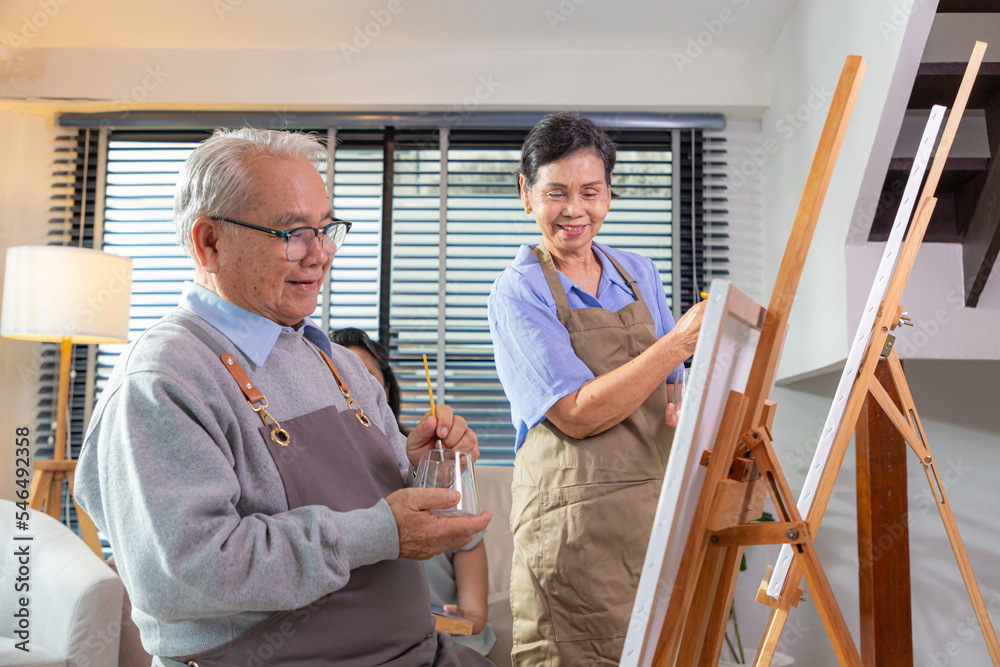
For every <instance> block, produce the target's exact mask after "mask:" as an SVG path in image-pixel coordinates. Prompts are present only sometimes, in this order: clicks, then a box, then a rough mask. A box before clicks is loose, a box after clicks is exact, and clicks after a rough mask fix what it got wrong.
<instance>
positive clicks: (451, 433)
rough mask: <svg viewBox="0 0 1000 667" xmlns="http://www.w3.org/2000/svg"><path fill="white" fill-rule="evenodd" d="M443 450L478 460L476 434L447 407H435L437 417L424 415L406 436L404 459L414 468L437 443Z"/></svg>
mask: <svg viewBox="0 0 1000 667" xmlns="http://www.w3.org/2000/svg"><path fill="white" fill-rule="evenodd" d="M438 440H441V444H442V445H444V447H445V449H456V450H458V451H462V452H469V453H470V454H472V460H473V461H475V460H476V459H478V458H479V441H478V439H477V438H476V432H475V431H473V430H472V429H471V428H469V424H468V422H466V421H465V419H463V418H462V417H459V416H458V415H456V414H454V413H453V412H452V411H451V407H450V406H447V405H439V406H437V417H434V416H433V415H432V414H431V413H430V411H429V410H428V411H427V413H426V414H425V415H424V418H423V419H421V420H420V423H419V424H417V426H416V428H414V429H413V430H412V431H410V435H408V436H406V458H408V459H409V460H410V463H412V464H413V467H414V468H416V467H417V465H418V464H419V463H420V456H421V455H422V454H423V453H424V452H426V451H429V450H431V449H434V447H435V446H437V441H438ZM452 505H454V503H452Z"/></svg>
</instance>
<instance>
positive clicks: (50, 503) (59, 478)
mask: <svg viewBox="0 0 1000 667" xmlns="http://www.w3.org/2000/svg"><path fill="white" fill-rule="evenodd" d="M62 487H63V473H61V472H54V473H52V483H51V484H49V497H48V498H46V499H45V513H46V514H48V515H49V516H50V517H52V518H53V519H55V520H56V521H59V517H60V516H62V507H60V505H62Z"/></svg>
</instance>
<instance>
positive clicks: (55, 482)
mask: <svg viewBox="0 0 1000 667" xmlns="http://www.w3.org/2000/svg"><path fill="white" fill-rule="evenodd" d="M131 293H132V260H131V259H129V258H128V257H120V256H118V255H111V254H108V253H105V252H101V251H98V250H90V249H88V248H76V247H70V246H18V247H13V248H9V249H8V250H7V263H6V268H5V270H4V283H3V311H2V314H0V335H2V336H4V337H7V338H15V339H20V340H32V341H44V342H52V343H60V344H61V352H60V355H59V385H58V400H57V403H56V405H57V407H56V434H55V442H54V449H55V453H54V456H53V458H52V459H51V460H38V459H35V460H34V469H35V472H34V475H33V476H32V478H31V486H30V488H29V496H28V503H29V505H30V506H31V507H32V508H33V509H36V510H44V511H45V512H46V513H48V514H50V515H51V516H53V517H55V518H56V519H60V520H61V515H62V489H63V479H66V480H68V481H69V493H70V496H72V495H73V475H74V471H75V469H76V461H75V460H73V459H72V458H71V457H70V456H69V455H70V452H68V451H67V447H66V431H67V426H68V418H67V412H68V410H67V408H68V404H69V380H70V377H69V376H70V360H71V357H72V349H73V344H74V343H81V344H92V343H124V342H127V340H128V314H129V301H130V297H131ZM74 504H75V500H74ZM76 516H77V520H78V521H79V523H80V533H81V535H82V537H83V539H84V541H85V542H86V543H87V544H88V545H89V546H90V548H91V549H93V550H94V552H95V553H96V554H98V555H101V543H100V540H99V539H98V537H97V529H96V528H95V527H94V522H93V521H91V520H90V517H88V516H87V515H86V514H85V513H84V512H83V510H81V509H80V506H79V505H76ZM68 518H69V517H67V519H68Z"/></svg>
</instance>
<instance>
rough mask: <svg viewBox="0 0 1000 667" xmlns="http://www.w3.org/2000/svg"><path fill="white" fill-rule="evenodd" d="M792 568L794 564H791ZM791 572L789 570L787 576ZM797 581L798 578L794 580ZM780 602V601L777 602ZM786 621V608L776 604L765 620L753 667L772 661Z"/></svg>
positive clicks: (765, 664)
mask: <svg viewBox="0 0 1000 667" xmlns="http://www.w3.org/2000/svg"><path fill="white" fill-rule="evenodd" d="M792 566H793V568H794V563H793V564H792ZM791 573H792V570H789V574H791ZM795 580H796V581H797V580H798V577H796V579H795ZM779 602H780V601H779ZM787 619H788V608H787V607H785V606H784V605H782V604H777V605H775V606H774V607H772V609H771V616H770V617H769V618H768V619H767V626H766V627H765V628H764V636H763V638H761V640H760V646H758V647H757V656H756V657H755V658H754V661H753V665H754V667H767V665H770V664H771V660H773V659H774V652H775V651H776V650H778V640H779V639H781V631H782V629H784V627H785V621H786V620H787Z"/></svg>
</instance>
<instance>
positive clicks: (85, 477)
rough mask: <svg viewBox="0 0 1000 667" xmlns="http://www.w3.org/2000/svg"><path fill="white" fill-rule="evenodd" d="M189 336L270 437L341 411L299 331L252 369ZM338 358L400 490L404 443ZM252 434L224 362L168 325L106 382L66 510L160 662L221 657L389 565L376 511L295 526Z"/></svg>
mask: <svg viewBox="0 0 1000 667" xmlns="http://www.w3.org/2000/svg"><path fill="white" fill-rule="evenodd" d="M198 323H200V324H202V325H203V326H204V328H205V329H206V330H208V331H209V333H210V335H211V336H212V337H213V338H214V339H216V340H217V341H218V342H219V343H221V344H222V347H223V348H224V349H225V350H226V351H227V352H229V353H231V354H233V355H234V356H235V357H236V359H237V360H238V361H239V362H240V364H241V365H242V366H243V369H244V370H245V371H246V372H247V374H248V375H249V376H250V378H251V380H253V382H254V383H255V384H256V385H257V386H258V387H259V388H260V390H261V391H262V392H263V394H264V396H265V397H266V398H267V400H268V402H269V408H268V409H269V411H270V412H271V414H272V415H273V416H274V417H275V418H276V419H277V420H278V421H279V422H280V421H282V420H285V419H290V418H293V417H297V416H300V415H303V414H306V413H309V412H313V411H314V410H319V409H321V408H323V407H326V406H329V405H333V406H335V407H336V408H337V409H338V410H345V409H347V405H346V401H345V400H344V398H343V396H342V395H341V393H340V391H339V389H338V388H337V385H336V382H335V381H334V378H333V375H332V374H331V373H330V370H329V369H328V368H327V367H326V365H325V364H324V363H323V361H322V360H321V358H319V357H318V355H317V353H316V351H315V349H314V348H313V347H312V344H311V343H309V342H308V341H307V340H306V339H305V338H304V337H303V334H302V330H300V331H297V332H283V333H281V334H280V336H279V338H278V341H277V342H276V343H275V345H274V348H273V349H272V351H271V353H270V355H269V356H268V357H267V360H266V361H265V362H264V364H263V366H261V367H258V366H256V365H255V364H253V363H251V362H250V361H249V360H247V359H246V358H245V357H244V356H243V355H242V354H241V353H240V352H239V351H238V350H237V348H236V347H235V346H234V345H233V344H232V343H231V342H230V341H229V340H227V339H226V338H225V337H224V336H223V335H222V334H221V333H219V332H218V331H217V330H216V329H214V328H212V327H211V326H210V325H208V324H207V323H205V322H204V321H203V320H200V319H199V320H198ZM332 358H333V361H334V363H335V364H336V366H337V369H338V370H339V371H340V374H341V376H342V377H343V378H344V380H345V381H346V382H347V384H348V386H349V387H350V391H351V395H352V396H353V397H354V399H355V400H356V401H357V402H358V404H360V405H361V407H362V408H363V409H364V411H365V413H366V414H367V415H369V417H370V418H371V419H372V423H373V425H375V426H377V427H378V428H379V429H380V430H381V431H382V432H383V433H385V434H389V440H390V442H392V444H393V445H394V446H395V448H396V453H397V459H398V464H399V470H400V474H401V475H402V474H404V471H406V470H408V469H409V462H408V461H407V459H406V455H405V441H404V440H403V439H402V436H400V435H399V432H398V430H397V429H396V421H395V419H394V417H393V415H392V412H391V410H390V409H389V407H388V405H386V402H385V397H384V393H383V390H382V388H381V387H380V386H379V385H378V383H377V382H376V381H375V380H374V379H373V378H372V377H371V375H370V374H369V373H368V371H367V370H366V369H365V367H364V365H362V363H361V361H360V360H359V359H358V357H357V356H356V355H355V354H354V353H352V352H350V351H348V350H346V349H344V348H341V347H339V346H336V345H335V346H333V355H332ZM260 426H261V420H260V418H259V417H258V416H257V415H256V414H255V413H254V412H252V411H251V410H250V407H249V406H248V405H247V402H246V400H245V399H244V397H243V395H242V394H241V393H240V390H239V388H238V387H237V385H236V382H235V380H233V378H232V376H231V375H230V374H229V373H228V372H227V370H226V369H225V368H224V367H223V365H222V362H221V361H219V359H218V358H217V357H216V356H215V355H214V354H213V353H212V352H211V350H209V349H208V347H207V346H206V345H205V344H204V343H202V342H201V341H200V340H198V339H197V338H196V337H195V336H194V335H193V334H192V333H190V332H189V331H187V330H186V329H184V328H183V327H181V326H179V325H177V324H174V323H170V322H159V323H157V324H155V325H154V326H152V327H151V328H150V329H149V330H147V331H146V332H145V333H143V334H142V335H141V336H140V337H139V338H138V339H137V340H136V341H135V342H134V343H133V344H132V345H131V346H130V347H129V348H128V350H127V351H126V352H125V353H124V354H123V355H122V356H121V358H120V359H119V361H118V363H117V365H116V366H115V369H114V371H113V372H112V374H111V377H110V378H109V380H108V382H107V385H106V387H105V389H104V392H103V394H102V395H101V398H100V401H99V402H98V405H97V407H96V409H95V411H94V415H93V418H92V420H91V423H90V427H89V430H88V432H87V436H86V438H85V441H84V446H83V451H82V453H81V455H80V460H79V463H78V466H77V473H76V497H77V499H78V500H79V502H80V504H81V506H82V507H83V508H84V510H85V511H86V512H87V513H88V514H89V515H90V516H91V517H92V518H93V519H94V522H95V523H96V524H97V527H98V528H99V529H100V530H101V531H102V532H103V533H104V535H105V536H107V538H108V540H109V541H110V543H111V547H112V549H113V550H114V553H115V560H116V562H117V565H118V568H119V573H120V574H121V578H122V581H123V582H124V584H125V587H126V589H127V590H128V593H129V596H130V597H131V601H132V605H133V613H132V616H133V619H134V620H135V622H136V624H137V625H138V627H139V630H140V632H141V635H142V642H143V646H144V647H145V648H146V650H147V651H149V652H150V653H152V654H154V655H164V656H177V655H189V654H193V653H198V652H200V651H204V650H207V649H210V648H213V647H215V646H219V645H221V644H223V643H225V642H228V641H230V640H231V639H234V638H236V637H237V636H239V635H241V634H243V633H244V632H246V631H247V630H249V629H250V628H251V627H253V626H255V625H257V624H258V623H260V622H261V621H263V620H265V619H266V618H267V617H268V616H270V615H271V614H272V613H274V612H276V611H279V610H284V609H297V608H300V607H303V606H306V605H308V604H309V603H311V602H313V601H314V600H317V599H318V598H320V597H322V596H324V595H326V594H328V593H330V592H332V591H335V590H338V589H339V588H341V587H343V586H344V585H345V584H346V583H347V581H348V579H349V577H350V573H351V570H352V569H354V568H357V567H361V566H364V565H370V564H372V563H375V562H378V561H380V560H384V559H392V558H396V557H398V555H399V541H398V532H397V529H396V524H395V521H394V519H393V516H392V511H391V510H390V509H389V506H388V504H387V503H386V502H385V500H381V501H379V502H378V503H377V504H376V505H375V506H374V507H371V508H368V509H363V510H355V511H352V512H343V513H341V512H334V511H333V510H331V509H329V508H327V507H323V506H316V505H313V506H308V507H301V508H298V509H295V510H291V511H289V509H288V505H287V501H286V498H285V492H284V487H283V485H282V482H281V478H280V476H279V475H278V470H277V468H276V467H275V464H274V462H273V460H272V458H271V455H270V454H269V452H268V450H267V447H266V445H265V444H264V441H263V439H262V438H261V435H260V433H259V432H258V428H259V427H260ZM335 437H336V434H335V433H332V434H331V438H335Z"/></svg>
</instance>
